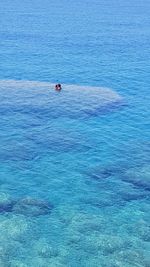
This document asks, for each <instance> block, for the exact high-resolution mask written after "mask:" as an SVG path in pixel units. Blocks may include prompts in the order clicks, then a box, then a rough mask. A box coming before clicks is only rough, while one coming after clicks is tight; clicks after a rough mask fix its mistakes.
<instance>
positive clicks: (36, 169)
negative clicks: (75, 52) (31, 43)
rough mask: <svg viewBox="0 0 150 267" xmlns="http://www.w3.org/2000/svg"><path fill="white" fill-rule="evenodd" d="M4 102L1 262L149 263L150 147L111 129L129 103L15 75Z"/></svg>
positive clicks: (5, 84) (97, 91)
mask: <svg viewBox="0 0 150 267" xmlns="http://www.w3.org/2000/svg"><path fill="white" fill-rule="evenodd" d="M0 100H1V107H0V114H1V131H0V135H1V142H0V159H1V163H0V180H1V195H0V229H1V233H2V234H1V238H0V243H1V265H2V266H32V267H34V266H45V267H46V266H73V267H74V266H99V263H100V264H101V265H100V266H110V265H111V266H127V267H130V266H148V257H149V255H148V254H149V245H148V242H149V225H148V214H147V207H148V199H149V190H148V189H149V174H150V173H149V167H148V162H149V155H150V149H149V146H148V145H146V143H143V145H142V144H141V150H140V151H139V150H138V146H137V144H136V142H135V143H132V146H131V144H130V141H129V142H124V135H123V136H122V134H123V130H122V125H121V124H120V125H119V122H118V128H119V129H118V130H119V132H120V133H119V136H118V134H117V140H116V142H115V143H113V142H114V137H115V133H116V130H115V129H116V120H114V121H113V120H112V119H111V126H109V128H108V125H109V117H110V118H111V117H113V116H114V117H115V118H116V117H118V118H122V116H124V115H123V114H124V112H125V111H126V110H128V108H129V107H128V103H127V101H126V104H125V99H123V97H121V96H120V95H119V94H118V93H116V92H115V91H113V90H111V89H107V88H98V87H87V86H75V85H70V86H69V85H64V86H63V89H62V91H61V92H56V91H55V90H54V85H53V84H49V83H46V82H45V83H44V82H32V81H31V82H30V81H6V80H5V81H2V80H1V81H0ZM127 144H128V146H129V148H128V149H127ZM112 149H113V153H112ZM122 153H123V155H124V157H123V160H122V161H120V160H121V158H122V157H121V155H122ZM141 153H142V155H143V154H144V155H145V157H144V158H142V157H141ZM135 155H136V157H135V159H134V161H131V159H133V156H135ZM29 236H30V238H29ZM31 247H32V249H30V248H31ZM108 258H109V261H108Z"/></svg>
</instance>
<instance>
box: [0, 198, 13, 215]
mask: <svg viewBox="0 0 150 267" xmlns="http://www.w3.org/2000/svg"><path fill="white" fill-rule="evenodd" d="M13 205H14V201H12V200H11V198H10V196H9V195H8V194H5V193H1V194H0V213H2V212H11V211H12V209H13Z"/></svg>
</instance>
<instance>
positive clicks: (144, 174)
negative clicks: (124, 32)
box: [122, 166, 150, 191]
mask: <svg viewBox="0 0 150 267" xmlns="http://www.w3.org/2000/svg"><path fill="white" fill-rule="evenodd" d="M122 179H123V180H124V181H126V182H128V183H131V184H133V185H134V186H136V187H141V188H142V189H144V190H147V191H149V190H150V167H149V166H143V167H136V168H130V169H128V170H126V171H125V173H124V175H123V176H122Z"/></svg>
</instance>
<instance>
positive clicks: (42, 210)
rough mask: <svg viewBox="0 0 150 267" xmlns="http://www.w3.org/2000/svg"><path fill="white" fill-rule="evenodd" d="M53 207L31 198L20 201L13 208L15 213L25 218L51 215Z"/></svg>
mask: <svg viewBox="0 0 150 267" xmlns="http://www.w3.org/2000/svg"><path fill="white" fill-rule="evenodd" d="M52 209H53V205H52V204H51V203H49V202H47V201H43V200H39V199H33V198H30V197H27V198H23V199H21V200H19V201H18V202H17V203H16V204H15V205H14V207H13V212H15V213H17V214H23V215H25V216H31V217H34V216H40V215H47V214H49V213H51V210H52Z"/></svg>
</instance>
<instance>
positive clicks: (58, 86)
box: [55, 83, 62, 91]
mask: <svg viewBox="0 0 150 267" xmlns="http://www.w3.org/2000/svg"><path fill="white" fill-rule="evenodd" d="M61 89H62V87H61V84H60V83H58V84H56V85H55V90H57V91H60V90H61Z"/></svg>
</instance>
